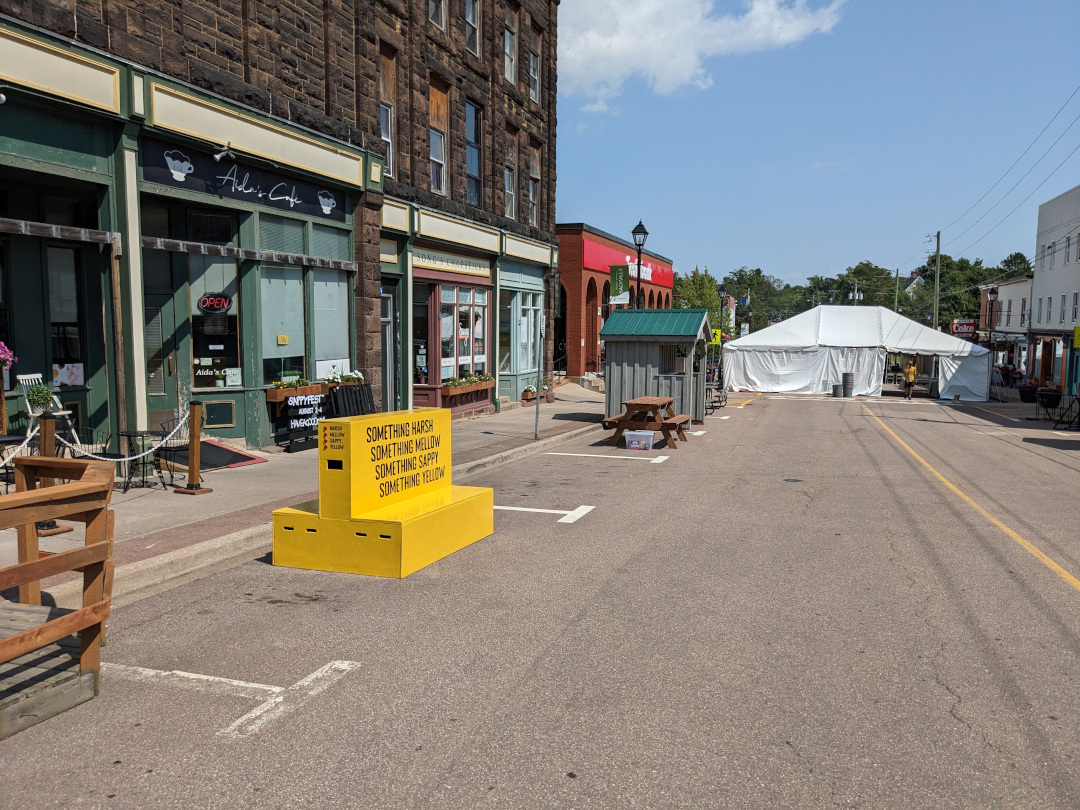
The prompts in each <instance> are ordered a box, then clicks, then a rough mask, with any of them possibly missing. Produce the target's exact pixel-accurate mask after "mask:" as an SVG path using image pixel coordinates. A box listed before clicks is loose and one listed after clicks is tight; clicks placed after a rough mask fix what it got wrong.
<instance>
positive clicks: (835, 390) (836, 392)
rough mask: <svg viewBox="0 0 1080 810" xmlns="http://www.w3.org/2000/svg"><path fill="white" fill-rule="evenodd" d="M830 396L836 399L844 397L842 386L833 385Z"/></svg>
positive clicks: (838, 384)
mask: <svg viewBox="0 0 1080 810" xmlns="http://www.w3.org/2000/svg"><path fill="white" fill-rule="evenodd" d="M832 395H833V396H834V397H836V398H837V399H839V398H840V397H842V396H843V395H844V386H843V385H841V384H840V383H836V384H835V385H833V387H832Z"/></svg>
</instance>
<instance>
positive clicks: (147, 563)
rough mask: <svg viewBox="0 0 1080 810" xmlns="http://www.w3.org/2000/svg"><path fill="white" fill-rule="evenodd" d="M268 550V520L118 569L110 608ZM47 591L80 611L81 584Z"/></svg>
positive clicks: (514, 454)
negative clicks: (112, 605) (128, 598)
mask: <svg viewBox="0 0 1080 810" xmlns="http://www.w3.org/2000/svg"><path fill="white" fill-rule="evenodd" d="M601 428H602V425H601V424H600V423H599V422H598V423H596V424H594V425H586V426H585V427H581V428H576V429H574V430H568V431H567V432H566V433H560V434H558V435H557V436H549V437H547V438H546V439H540V440H539V441H534V442H530V443H528V444H524V445H522V446H520V447H514V448H511V449H510V450H505V451H503V452H501V453H496V454H494V455H492V456H488V457H487V458H481V459H477V460H476V461H471V462H467V463H465V464H460V465H458V466H455V467H453V468H452V473H453V475H454V477H455V478H458V477H462V478H465V477H468V476H470V475H475V474H476V473H479V472H482V471H484V470H488V469H491V468H493V467H497V466H499V465H501V464H507V463H509V462H511V461H516V460H517V459H520V458H524V457H526V456H531V455H535V454H537V453H541V452H543V451H544V450H546V449H547V448H549V447H553V446H555V445H558V444H562V443H564V442H568V441H572V440H573V439H576V438H578V437H580V436H585V435H587V434H589V433H592V432H595V431H598V430H600V429H601ZM272 545H273V529H272V524H271V522H270V521H267V522H266V523H261V524H259V525H258V526H251V527H249V528H247V529H240V530H239V531H235V532H232V533H230V534H225V535H222V536H221V537H215V538H213V539H212V540H204V541H203V542H201V543H195V544H194V545H191V546H188V547H186V548H180V549H177V550H176V551H170V552H168V553H166V554H160V555H158V556H156V557H148V558H147V559H145V560H139V561H138V562H133V563H129V564H127V565H122V566H119V567H118V568H117V569H116V573H115V575H114V579H113V591H112V600H113V603H114V604H115V605H119V604H123V602H124V601H134V600H135V599H139V598H141V597H142V596H150V595H152V594H154V593H158V592H159V591H162V590H166V589H168V588H170V587H173V586H174V585H179V584H181V582H182V581H184V580H185V579H188V578H198V577H197V575H198V574H199V573H200V572H204V571H205V572H207V573H209V572H208V571H207V569H211V568H213V569H215V570H217V569H219V568H221V567H223V566H227V565H228V564H229V563H239V562H243V561H245V560H249V559H253V558H255V557H258V556H260V555H262V554H265V553H266V552H268V551H270V549H271V547H272ZM47 592H48V593H49V594H50V595H51V596H52V598H53V600H54V602H55V604H56V606H57V607H66V608H78V607H81V606H82V580H81V579H75V580H71V581H70V582H63V583H61V584H59V585H56V586H54V587H52V588H48V589H47ZM128 596H134V599H132V600H125V597H128Z"/></svg>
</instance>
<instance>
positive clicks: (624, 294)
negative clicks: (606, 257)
mask: <svg viewBox="0 0 1080 810" xmlns="http://www.w3.org/2000/svg"><path fill="white" fill-rule="evenodd" d="M609 301H610V303H612V304H629V303H630V267H629V265H625V264H622V265H612V266H611V298H610V299H609Z"/></svg>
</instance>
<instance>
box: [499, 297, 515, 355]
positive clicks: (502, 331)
mask: <svg viewBox="0 0 1080 810" xmlns="http://www.w3.org/2000/svg"><path fill="white" fill-rule="evenodd" d="M511 300H512V299H511V294H510V293H509V292H507V291H506V290H500V291H499V371H502V372H506V371H510V369H511V366H510V352H511V349H512V346H511V342H510V321H511V318H513V309H512V308H511V306H510V302H511Z"/></svg>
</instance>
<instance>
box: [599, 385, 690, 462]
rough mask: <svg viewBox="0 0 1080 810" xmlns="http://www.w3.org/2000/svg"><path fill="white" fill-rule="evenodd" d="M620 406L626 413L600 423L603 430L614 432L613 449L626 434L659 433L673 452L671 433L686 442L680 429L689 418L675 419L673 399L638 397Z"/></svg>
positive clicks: (682, 428) (677, 417) (681, 416)
mask: <svg viewBox="0 0 1080 810" xmlns="http://www.w3.org/2000/svg"><path fill="white" fill-rule="evenodd" d="M622 405H623V407H624V408H625V409H626V410H625V411H624V412H623V413H620V414H618V415H617V416H609V417H607V418H606V419H604V422H603V424H604V427H605V428H612V427H613V428H615V435H614V436H613V437H612V439H611V444H612V445H617V444H618V443H619V439H621V438H622V435H623V433H624V432H625V431H627V430H653V431H655V430H659V431H661V432H662V433H663V434H664V440H665V441H666V442H667V446H668V447H670V448H671V449H672V450H675V449H676V444H675V437H674V436H673V435H672V431H675V433H677V434H678V437H679V439H680V440H682V441H684V442H685V441H686V432H685V430H684V427H683V426H684V425H685V424H686V423H688V422H689V421H690V416H689V415H688V414H682V415H680V416H676V415H675V408H674V405H675V397H637V398H635V399H628V400H626V401H625V402H623V403H622Z"/></svg>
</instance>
